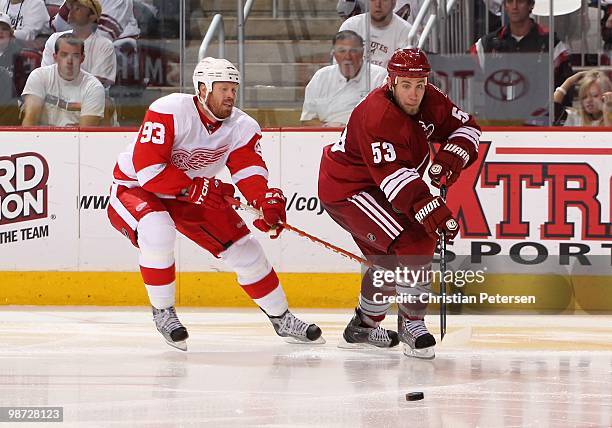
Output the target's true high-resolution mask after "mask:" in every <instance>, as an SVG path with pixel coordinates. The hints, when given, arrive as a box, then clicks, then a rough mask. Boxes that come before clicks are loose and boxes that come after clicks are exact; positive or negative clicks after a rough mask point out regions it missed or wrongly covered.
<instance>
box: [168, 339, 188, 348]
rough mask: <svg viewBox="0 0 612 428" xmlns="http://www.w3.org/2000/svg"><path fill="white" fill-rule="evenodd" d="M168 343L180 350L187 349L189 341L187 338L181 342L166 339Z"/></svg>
mask: <svg viewBox="0 0 612 428" xmlns="http://www.w3.org/2000/svg"><path fill="white" fill-rule="evenodd" d="M166 343H167V344H168V345H170V346H172V347H173V348H176V349H178V350H179V351H187V342H186V341H185V340H181V341H179V342H171V341H169V340H166Z"/></svg>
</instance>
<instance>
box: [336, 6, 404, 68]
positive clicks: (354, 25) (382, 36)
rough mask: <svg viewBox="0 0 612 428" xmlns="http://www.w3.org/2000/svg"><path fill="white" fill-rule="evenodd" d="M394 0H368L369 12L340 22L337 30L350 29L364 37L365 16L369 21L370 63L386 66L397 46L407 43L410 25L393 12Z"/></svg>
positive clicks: (400, 46)
mask: <svg viewBox="0 0 612 428" xmlns="http://www.w3.org/2000/svg"><path fill="white" fill-rule="evenodd" d="M395 6H396V0H370V12H369V13H368V14H365V13H362V14H360V15H355V16H353V17H351V18H349V19H347V20H346V21H344V23H342V25H341V26H340V30H339V31H344V30H352V31H354V32H356V33H357V34H359V35H360V36H361V38H362V39H364V40H365V39H366V24H367V21H366V18H368V15H369V22H370V63H372V64H376V65H379V66H381V67H386V66H387V62H388V61H389V58H391V55H393V52H395V50H396V49H398V48H403V47H405V46H406V45H407V43H408V34H409V33H410V29H411V28H412V26H411V25H410V24H409V23H408V22H406V21H404V20H403V19H402V18H400V17H399V16H397V15H396V14H395V13H393V8H394V7H395Z"/></svg>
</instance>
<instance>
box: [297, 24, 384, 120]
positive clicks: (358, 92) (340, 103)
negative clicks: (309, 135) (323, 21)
mask: <svg viewBox="0 0 612 428" xmlns="http://www.w3.org/2000/svg"><path fill="white" fill-rule="evenodd" d="M333 55H334V59H335V60H336V61H335V62H336V63H335V64H333V65H328V66H326V67H323V68H321V69H320V70H318V71H317V72H316V73H315V74H314V76H313V77H312V79H311V80H310V82H308V85H307V86H306V94H305V97H304V107H303V109H302V116H301V118H300V120H301V121H302V124H303V125H306V126H321V125H322V126H344V125H346V123H347V122H348V119H349V116H350V115H351V112H352V111H353V109H354V108H355V106H356V105H357V104H359V102H360V101H361V100H362V99H363V98H364V97H365V96H366V95H367V94H368V88H367V87H366V70H367V67H366V66H365V65H364V63H363V39H362V38H361V36H359V34H357V33H355V32H354V31H350V30H345V31H340V32H338V33H337V34H336V35H334V38H333ZM386 77H387V70H386V69H384V68H382V67H379V66H378V65H374V64H371V65H370V89H374V88H376V87H378V86H380V85H381V84H382V83H383V82H384V81H385V78H386Z"/></svg>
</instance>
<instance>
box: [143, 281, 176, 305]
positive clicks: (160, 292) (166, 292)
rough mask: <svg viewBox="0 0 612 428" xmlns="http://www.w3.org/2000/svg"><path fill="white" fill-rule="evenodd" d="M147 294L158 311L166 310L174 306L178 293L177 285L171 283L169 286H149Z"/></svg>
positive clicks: (147, 286)
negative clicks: (175, 296)
mask: <svg viewBox="0 0 612 428" xmlns="http://www.w3.org/2000/svg"><path fill="white" fill-rule="evenodd" d="M145 287H146V288H147V293H148V294H149V301H150V302H151V305H152V306H154V307H156V308H157V309H166V308H169V307H170V306H174V295H175V292H176V283H175V282H171V283H170V284H168V285H147V284H145Z"/></svg>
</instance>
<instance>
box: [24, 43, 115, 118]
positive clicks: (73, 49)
mask: <svg viewBox="0 0 612 428" xmlns="http://www.w3.org/2000/svg"><path fill="white" fill-rule="evenodd" d="M54 59H55V62H56V64H53V65H48V66H45V67H40V68H37V69H36V70H34V71H33V72H32V73H31V74H30V76H29V77H28V81H27V82H26V86H25V89H24V90H23V98H24V118H23V123H22V124H23V126H37V125H43V126H97V125H99V124H100V121H101V119H102V117H103V116H104V87H103V86H102V84H101V83H100V82H99V81H98V79H96V78H95V77H94V76H93V75H91V74H89V73H87V72H86V71H82V70H81V68H80V67H81V64H82V62H83V59H84V44H83V41H82V40H80V39H77V38H76V37H74V36H73V35H72V34H62V35H61V36H60V37H59V38H58V39H57V41H56V42H55V54H54Z"/></svg>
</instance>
